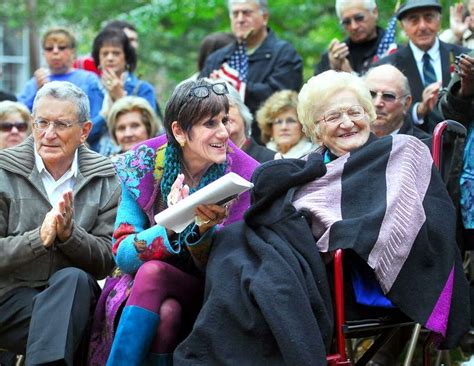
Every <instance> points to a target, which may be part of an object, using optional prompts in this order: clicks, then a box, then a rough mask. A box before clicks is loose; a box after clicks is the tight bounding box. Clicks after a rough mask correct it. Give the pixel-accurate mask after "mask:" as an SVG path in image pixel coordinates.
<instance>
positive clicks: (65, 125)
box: [33, 119, 79, 132]
mask: <svg viewBox="0 0 474 366" xmlns="http://www.w3.org/2000/svg"><path fill="white" fill-rule="evenodd" d="M33 123H34V125H35V127H36V128H37V129H38V130H40V131H46V130H47V129H49V126H53V129H54V130H55V131H57V132H63V131H66V130H67V129H69V128H71V127H72V126H74V125H75V124H78V123H79V122H68V121H46V120H45V119H37V120H35V121H34V122H33Z"/></svg>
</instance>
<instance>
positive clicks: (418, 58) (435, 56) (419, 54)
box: [408, 37, 443, 125]
mask: <svg viewBox="0 0 474 366" xmlns="http://www.w3.org/2000/svg"><path fill="white" fill-rule="evenodd" d="M408 45H409V47H410V48H411V51H412V52H413V56H414V57H415V62H416V66H417V68H418V73H419V75H420V78H421V81H422V82H423V84H424V83H425V79H424V78H423V55H424V54H425V51H423V50H421V49H419V48H418V47H416V46H415V45H414V44H413V42H412V41H410V42H408ZM427 52H428V55H430V57H431V65H433V69H434V72H435V74H436V80H437V81H442V80H443V71H442V67H441V54H440V52H439V40H438V38H437V37H436V40H435V43H434V45H433V47H431V48H430V49H429V50H428V51H427ZM418 104H419V102H418V103H415V105H414V106H413V109H412V118H413V123H414V124H415V125H422V124H423V123H424V122H425V121H424V119H423V118H418V115H417V114H416V109H417V107H418Z"/></svg>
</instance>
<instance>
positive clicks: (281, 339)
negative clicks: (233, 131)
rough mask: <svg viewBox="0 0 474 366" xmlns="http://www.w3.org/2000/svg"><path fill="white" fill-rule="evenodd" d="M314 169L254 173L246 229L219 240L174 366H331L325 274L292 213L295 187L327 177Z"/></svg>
mask: <svg viewBox="0 0 474 366" xmlns="http://www.w3.org/2000/svg"><path fill="white" fill-rule="evenodd" d="M308 163H309V164H308ZM308 163H307V162H305V161H302V160H296V159H282V160H275V161H270V162H268V163H266V164H264V165H262V166H261V167H259V168H258V169H257V170H256V171H255V173H254V176H253V178H252V180H253V182H254V184H255V187H254V190H253V191H252V201H253V206H252V207H251V208H250V209H249V210H248V211H247V213H246V215H245V223H244V222H240V223H235V224H232V225H229V226H227V227H226V228H225V229H223V230H221V231H220V232H219V233H218V234H217V237H216V240H215V242H214V243H213V249H212V252H211V256H210V257H209V263H208V266H207V273H206V288H205V300H204V305H203V308H202V310H201V312H200V313H199V316H198V318H197V320H196V322H195V325H194V328H193V330H192V332H191V334H190V335H189V336H188V337H187V338H186V339H185V340H184V342H183V343H181V344H180V345H179V346H178V348H177V349H176V351H175V352H174V365H325V364H326V352H327V351H328V347H329V344H330V340H331V336H332V328H333V314H332V304H331V298H330V292H329V289H328V284H327V279H326V272H325V266H324V264H323V262H322V260H321V257H320V255H319V253H318V252H317V250H316V248H315V246H314V238H313V236H312V233H311V229H310V227H309V225H308V222H307V220H306V218H305V217H304V215H303V214H302V213H300V212H297V211H296V210H295V209H294V207H293V206H292V205H291V200H292V197H293V193H294V192H295V187H297V186H298V185H301V184H303V183H305V182H308V181H311V180H313V179H315V178H316V177H318V176H320V175H322V174H324V172H325V170H326V168H325V166H324V164H323V163H322V157H321V155H319V154H313V155H311V156H310V160H309V161H308ZM305 166H306V167H307V168H308V169H304V167H305ZM311 243H312V244H313V245H310V244H311Z"/></svg>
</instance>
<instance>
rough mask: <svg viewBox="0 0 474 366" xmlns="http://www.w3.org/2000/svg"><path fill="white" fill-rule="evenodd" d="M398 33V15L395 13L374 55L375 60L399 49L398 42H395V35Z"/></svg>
mask: <svg viewBox="0 0 474 366" xmlns="http://www.w3.org/2000/svg"><path fill="white" fill-rule="evenodd" d="M396 34H397V16H396V15H393V16H392V17H391V18H390V21H389V22H388V26H387V29H386V30H385V34H384V35H383V37H382V39H381V40H380V43H379V46H378V48H377V53H376V55H375V57H374V61H377V60H379V59H381V58H383V57H384V56H387V55H389V54H390V53H392V52H393V51H395V50H396V49H397V44H396V43H395V36H396Z"/></svg>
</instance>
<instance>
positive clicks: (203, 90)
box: [189, 83, 229, 99]
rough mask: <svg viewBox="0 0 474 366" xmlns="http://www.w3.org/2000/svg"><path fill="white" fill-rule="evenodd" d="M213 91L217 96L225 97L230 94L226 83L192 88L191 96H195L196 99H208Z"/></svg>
mask: <svg viewBox="0 0 474 366" xmlns="http://www.w3.org/2000/svg"><path fill="white" fill-rule="evenodd" d="M211 90H212V91H213V92H214V94H216V95H224V94H228V93H229V90H228V89H227V85H225V83H215V84H211V85H198V86H194V87H192V88H191V90H190V91H189V94H190V95H192V96H195V97H196V98H201V99H202V98H207V97H208V96H209V94H210V93H211V92H210V91H211Z"/></svg>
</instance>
